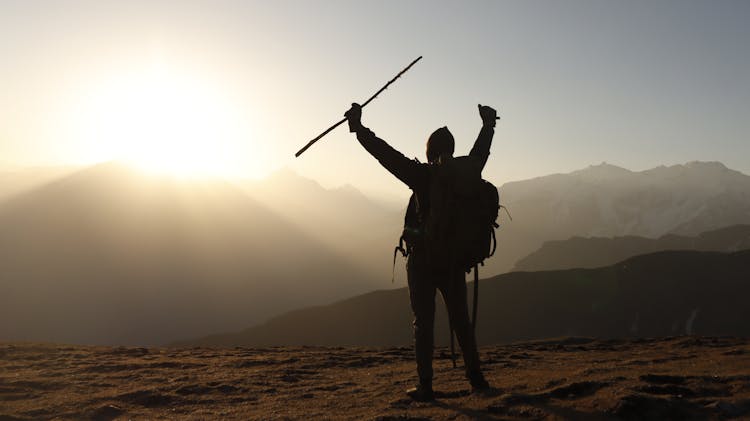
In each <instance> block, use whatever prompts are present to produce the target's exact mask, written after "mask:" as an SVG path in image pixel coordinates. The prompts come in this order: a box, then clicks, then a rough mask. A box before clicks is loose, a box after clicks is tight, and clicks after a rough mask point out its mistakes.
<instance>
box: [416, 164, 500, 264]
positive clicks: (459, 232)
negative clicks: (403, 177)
mask: <svg viewBox="0 0 750 421" xmlns="http://www.w3.org/2000/svg"><path fill="white" fill-rule="evenodd" d="M430 171H431V174H430V187H429V189H430V208H429V212H428V214H427V216H426V219H425V226H424V234H425V246H426V247H427V250H428V253H429V255H430V259H432V260H433V261H434V262H449V264H451V265H458V266H459V267H461V269H462V270H464V271H465V272H466V273H468V272H470V271H471V269H472V268H475V267H476V266H477V265H483V264H484V260H485V259H487V258H488V257H490V256H492V255H493V254H494V253H495V249H496V247H497V241H496V238H495V228H497V227H498V224H497V222H496V220H497V216H498V210H499V209H500V196H499V194H498V191H497V187H495V186H494V185H493V184H492V183H490V182H489V181H486V180H483V179H482V176H481V172H482V169H481V166H480V164H479V162H478V161H477V160H476V159H474V158H472V157H469V156H462V157H457V158H450V159H447V160H445V161H442V162H440V163H438V164H435V165H431V166H430Z"/></svg>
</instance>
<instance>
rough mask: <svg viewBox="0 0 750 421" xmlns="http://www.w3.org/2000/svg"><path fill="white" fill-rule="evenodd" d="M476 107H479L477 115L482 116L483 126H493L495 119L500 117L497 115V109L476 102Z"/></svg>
mask: <svg viewBox="0 0 750 421" xmlns="http://www.w3.org/2000/svg"><path fill="white" fill-rule="evenodd" d="M477 107H478V108H479V117H481V118H482V123H483V124H484V125H485V126H489V127H495V121H496V120H499V119H500V117H498V116H497V111H495V109H494V108H492V107H488V106H486V105H482V104H477Z"/></svg>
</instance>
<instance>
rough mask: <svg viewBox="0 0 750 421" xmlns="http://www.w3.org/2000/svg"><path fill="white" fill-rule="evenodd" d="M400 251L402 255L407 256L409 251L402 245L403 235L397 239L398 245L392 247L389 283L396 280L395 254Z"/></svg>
mask: <svg viewBox="0 0 750 421" xmlns="http://www.w3.org/2000/svg"><path fill="white" fill-rule="evenodd" d="M398 252H401V255H402V256H404V257H409V251H408V250H407V249H406V248H405V247H404V236H403V235H402V236H401V238H399V239H398V245H397V246H396V248H394V249H393V266H391V283H392V284H393V283H395V282H396V255H397V254H398Z"/></svg>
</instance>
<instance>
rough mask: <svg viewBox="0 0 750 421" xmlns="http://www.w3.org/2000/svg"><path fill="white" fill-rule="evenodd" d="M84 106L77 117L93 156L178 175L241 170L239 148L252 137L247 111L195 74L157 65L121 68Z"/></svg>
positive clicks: (244, 170)
mask: <svg viewBox="0 0 750 421" xmlns="http://www.w3.org/2000/svg"><path fill="white" fill-rule="evenodd" d="M86 108H88V112H85V113H84V118H83V121H81V122H80V123H79V124H80V125H82V126H83V127H85V128H84V129H83V131H84V132H86V133H87V136H88V137H89V138H90V140H89V143H90V144H93V145H95V148H96V149H97V150H98V151H99V156H100V159H101V158H103V159H116V160H120V161H124V162H127V163H129V164H131V165H134V166H136V167H138V168H141V169H143V170H146V171H149V172H156V173H166V174H171V175H176V176H181V177H205V176H210V177H213V176H220V177H231V176H235V175H238V174H243V173H244V174H248V171H247V170H248V168H240V166H241V165H240V164H244V167H247V166H248V158H250V157H241V156H239V154H241V151H243V150H248V148H247V147H246V142H249V141H250V139H251V133H249V130H248V127H247V126H248V125H247V116H245V115H243V113H242V112H241V107H238V106H236V105H234V104H232V103H231V102H230V101H229V100H227V99H226V98H225V97H224V96H222V95H221V92H219V91H218V90H217V89H216V88H215V87H212V86H209V85H208V84H206V83H205V82H203V81H201V80H199V79H195V78H190V77H187V76H184V75H179V74H174V73H171V72H169V71H167V70H165V69H163V68H153V69H149V71H146V72H141V73H133V74H128V75H124V76H122V77H120V78H117V79H115V80H111V81H109V82H107V83H106V84H104V86H102V87H100V88H99V89H97V90H96V91H95V92H94V93H93V94H92V95H91V96H90V98H89V105H88V106H87V107H86ZM241 158H242V159H241ZM254 164H255V166H257V165H258V164H259V163H257V162H256V163H254ZM255 170H256V171H257V170H258V169H257V168H255ZM250 172H252V169H250Z"/></svg>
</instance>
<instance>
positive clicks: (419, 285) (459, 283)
mask: <svg viewBox="0 0 750 421" xmlns="http://www.w3.org/2000/svg"><path fill="white" fill-rule="evenodd" d="M441 266H442V268H441ZM407 278H408V281H409V298H410V300H411V309H412V312H413V313H414V348H415V351H416V358H417V373H418V375H419V379H420V382H431V381H432V353H433V346H434V325H435V291H436V290H440V293H441V294H442V295H443V300H444V301H445V304H446V306H447V310H448V318H449V320H450V323H451V326H452V327H453V330H454V332H455V333H456V337H457V338H458V344H459V346H460V347H461V351H462V353H463V359H464V366H465V368H466V374H467V376H469V375H470V374H471V373H478V372H479V370H480V368H479V354H478V352H477V341H476V338H475V336H474V329H473V328H472V325H471V321H470V320H469V307H468V304H467V302H466V281H465V275H464V272H463V270H462V269H461V268H449V267H447V265H445V264H442V265H441V264H432V265H431V264H429V262H428V259H427V257H426V256H425V255H424V254H422V253H413V252H412V254H411V255H410V256H409V260H408V263H407Z"/></svg>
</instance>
